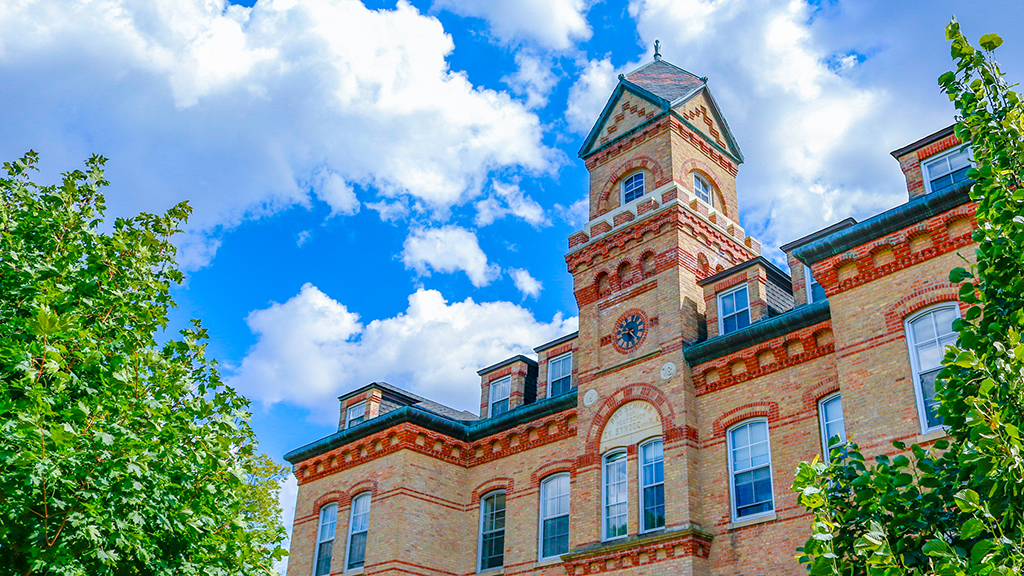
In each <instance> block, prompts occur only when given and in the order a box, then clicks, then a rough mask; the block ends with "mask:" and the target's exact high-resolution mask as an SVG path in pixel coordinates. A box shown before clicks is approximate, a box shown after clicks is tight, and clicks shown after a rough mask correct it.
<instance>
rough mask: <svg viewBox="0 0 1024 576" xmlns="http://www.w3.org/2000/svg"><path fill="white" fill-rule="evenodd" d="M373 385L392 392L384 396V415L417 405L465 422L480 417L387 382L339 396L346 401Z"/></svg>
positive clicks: (368, 385)
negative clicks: (403, 407)
mask: <svg viewBox="0 0 1024 576" xmlns="http://www.w3.org/2000/svg"><path fill="white" fill-rule="evenodd" d="M371 387H377V388H380V389H381V390H384V391H386V392H390V394H389V395H388V396H387V397H385V398H383V399H382V401H381V407H380V408H381V410H380V415H381V416H383V415H384V414H386V413H387V412H391V411H392V410H396V409H398V408H401V407H402V406H415V407H417V408H422V409H423V410H426V411H428V412H433V413H434V414H437V415H439V416H444V417H445V418H450V419H452V420H461V421H464V422H465V421H470V420H479V417H478V416H477V415H476V414H473V413H472V412H467V411H465V410H456V409H454V408H451V407H449V406H445V405H444V404H440V403H438V402H434V401H433V400H427V399H426V398H424V397H422V396H419V395H416V394H413V393H412V392H409V391H408V390H403V389H401V388H399V387H398V386H394V385H391V384H388V383H387V382H371V383H370V384H367V385H366V386H363V387H362V388H359V389H358V390H353V391H352V392H349V393H348V394H345V395H343V396H339V397H338V399H339V400H342V401H344V400H345V399H346V398H349V397H351V396H354V395H356V394H361V393H362V392H364V391H365V390H367V389H368V388H371Z"/></svg>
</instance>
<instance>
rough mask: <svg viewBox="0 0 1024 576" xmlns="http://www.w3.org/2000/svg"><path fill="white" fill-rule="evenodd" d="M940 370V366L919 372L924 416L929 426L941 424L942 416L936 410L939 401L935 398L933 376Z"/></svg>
mask: <svg viewBox="0 0 1024 576" xmlns="http://www.w3.org/2000/svg"><path fill="white" fill-rule="evenodd" d="M940 370H941V368H936V369H934V370H930V371H928V372H924V373H922V374H921V396H922V397H923V398H924V409H925V417H926V418H927V421H928V427H929V428H933V427H935V426H941V425H942V417H941V416H939V414H938V412H937V408H938V406H939V402H938V401H937V400H936V399H935V377H936V376H937V375H938V374H939V371H940Z"/></svg>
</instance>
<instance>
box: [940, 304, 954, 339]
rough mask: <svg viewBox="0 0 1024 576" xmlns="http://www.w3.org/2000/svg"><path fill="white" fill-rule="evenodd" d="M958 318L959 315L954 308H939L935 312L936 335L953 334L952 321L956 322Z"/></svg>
mask: <svg viewBox="0 0 1024 576" xmlns="http://www.w3.org/2000/svg"><path fill="white" fill-rule="evenodd" d="M958 317H959V315H958V314H957V313H956V310H955V309H954V308H940V309H938V310H936V311H935V326H936V328H938V335H939V336H945V335H948V334H955V332H953V320H956V319H957V318H958Z"/></svg>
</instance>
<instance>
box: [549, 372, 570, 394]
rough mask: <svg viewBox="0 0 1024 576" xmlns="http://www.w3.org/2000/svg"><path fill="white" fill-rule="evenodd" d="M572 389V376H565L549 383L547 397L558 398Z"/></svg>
mask: <svg viewBox="0 0 1024 576" xmlns="http://www.w3.org/2000/svg"><path fill="white" fill-rule="evenodd" d="M571 389H572V376H566V377H565V378H559V379H558V380H553V381H552V382H551V392H550V393H548V396H559V395H561V394H565V393H566V392H568V391H569V390H571Z"/></svg>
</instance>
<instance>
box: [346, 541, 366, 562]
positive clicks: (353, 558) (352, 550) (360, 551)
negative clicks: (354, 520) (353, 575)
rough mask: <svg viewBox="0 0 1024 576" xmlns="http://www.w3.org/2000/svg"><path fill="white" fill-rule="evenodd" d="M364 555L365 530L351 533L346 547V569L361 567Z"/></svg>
mask: <svg viewBox="0 0 1024 576" xmlns="http://www.w3.org/2000/svg"><path fill="white" fill-rule="evenodd" d="M365 557H366V532H358V533H356V534H353V535H352V541H351V543H350V544H349V548H348V569H349V570H351V569H353V568H362V566H363V560H364V559H365Z"/></svg>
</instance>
